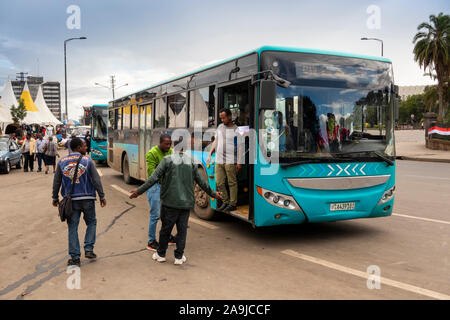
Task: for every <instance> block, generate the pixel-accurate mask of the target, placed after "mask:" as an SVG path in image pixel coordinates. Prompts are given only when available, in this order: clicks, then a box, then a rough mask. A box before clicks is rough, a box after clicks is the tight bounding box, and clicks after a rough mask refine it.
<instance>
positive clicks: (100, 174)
mask: <svg viewBox="0 0 450 320" xmlns="http://www.w3.org/2000/svg"><path fill="white" fill-rule="evenodd" d="M97 172H98V175H99V176H100V177H103V173H102V172H101V171H100V169H97Z"/></svg>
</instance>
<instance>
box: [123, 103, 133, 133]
mask: <svg viewBox="0 0 450 320" xmlns="http://www.w3.org/2000/svg"><path fill="white" fill-rule="evenodd" d="M122 112H123V114H122V115H123V119H122V129H123V130H125V129H130V123H131V111H130V106H126V107H123V108H122Z"/></svg>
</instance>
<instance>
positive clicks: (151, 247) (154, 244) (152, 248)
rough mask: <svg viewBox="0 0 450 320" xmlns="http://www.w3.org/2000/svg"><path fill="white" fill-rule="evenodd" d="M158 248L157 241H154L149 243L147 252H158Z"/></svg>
mask: <svg viewBox="0 0 450 320" xmlns="http://www.w3.org/2000/svg"><path fill="white" fill-rule="evenodd" d="M158 247H159V243H158V241H156V240H153V241H152V242H150V241H149V242H148V244H147V250H150V251H156V250H158Z"/></svg>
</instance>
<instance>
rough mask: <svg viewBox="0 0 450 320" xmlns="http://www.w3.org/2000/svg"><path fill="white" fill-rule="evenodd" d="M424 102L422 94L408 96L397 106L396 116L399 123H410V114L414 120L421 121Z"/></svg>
mask: <svg viewBox="0 0 450 320" xmlns="http://www.w3.org/2000/svg"><path fill="white" fill-rule="evenodd" d="M425 107H426V106H425V102H424V101H423V95H422V94H415V95H412V96H409V97H408V98H407V99H406V100H405V101H402V102H401V103H400V105H399V106H398V116H399V122H400V123H410V122H411V115H412V114H413V115H414V121H416V122H417V121H421V120H422V118H423V113H424V112H425Z"/></svg>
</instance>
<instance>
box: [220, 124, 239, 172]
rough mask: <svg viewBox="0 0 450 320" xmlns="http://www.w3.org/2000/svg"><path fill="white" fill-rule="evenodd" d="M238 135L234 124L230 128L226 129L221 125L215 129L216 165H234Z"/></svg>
mask: <svg viewBox="0 0 450 320" xmlns="http://www.w3.org/2000/svg"><path fill="white" fill-rule="evenodd" d="M238 134H239V130H238V127H237V126H236V125H235V124H233V126H231V127H227V126H225V125H224V124H223V123H221V124H220V125H219V126H218V127H217V131H216V134H215V138H216V140H217V147H216V163H219V164H225V163H226V164H236V154H237V135H238Z"/></svg>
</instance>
